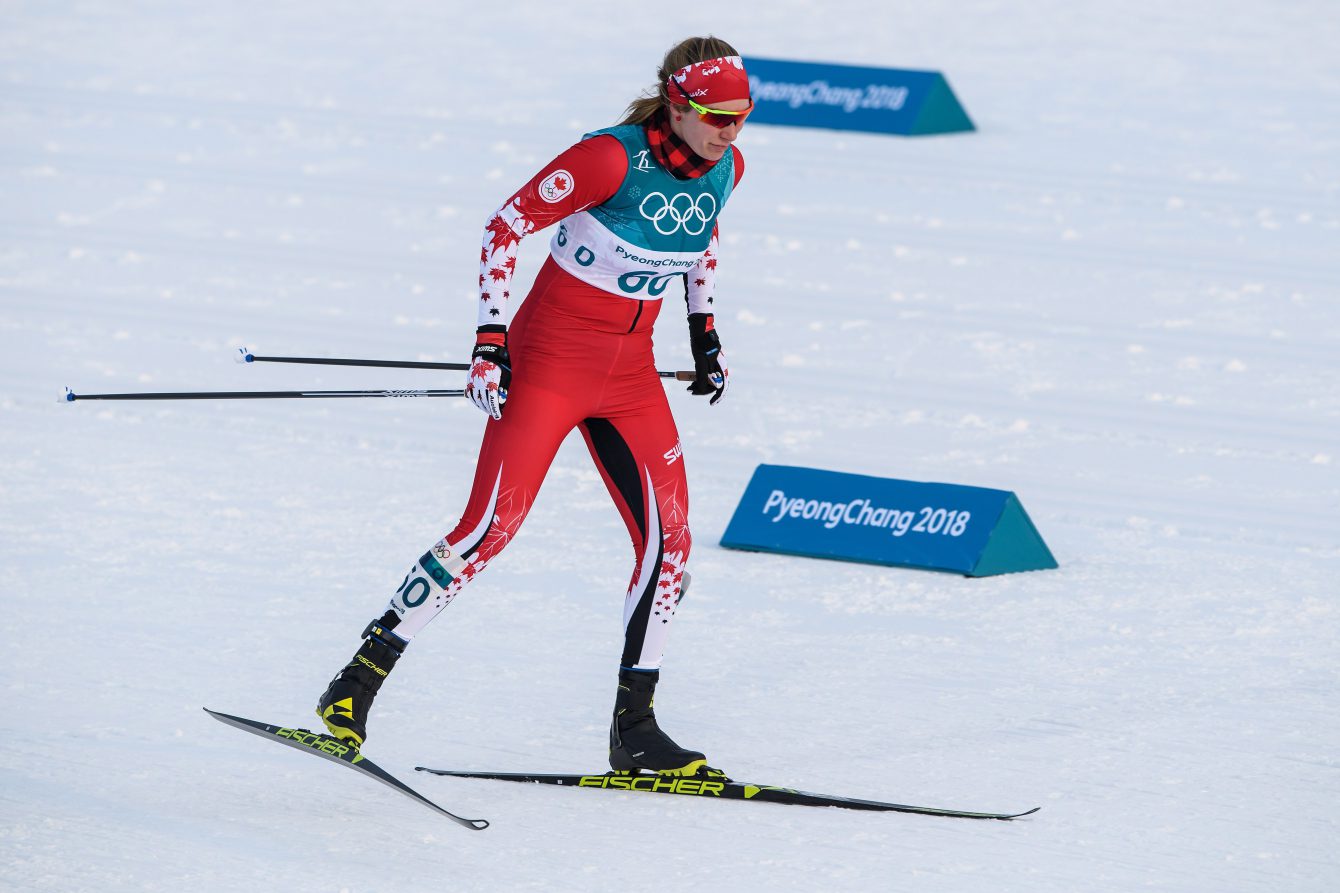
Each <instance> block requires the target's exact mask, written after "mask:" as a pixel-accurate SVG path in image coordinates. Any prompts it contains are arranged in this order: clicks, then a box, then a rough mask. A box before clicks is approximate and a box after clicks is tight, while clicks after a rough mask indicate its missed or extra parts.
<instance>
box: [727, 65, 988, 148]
mask: <svg viewBox="0 0 1340 893" xmlns="http://www.w3.org/2000/svg"><path fill="white" fill-rule="evenodd" d="M744 65H745V70H746V71H748V72H749V92H750V94H751V95H752V96H753V99H754V111H753V113H752V114H751V115H750V117H749V120H750V121H751V122H754V123H758V124H785V125H789V126H792V127H825V128H829V129H832V130H864V131H869V132H872V133H894V134H901V135H904V136H924V135H929V134H936V133H961V132H964V131H969V130H975V129H976V128H975V127H973V123H972V120H971V119H970V118H969V117H968V113H967V112H965V111H964V110H963V106H962V105H960V104H959V101H958V97H956V96H955V95H954V91H953V90H952V89H950V87H949V82H948V81H946V80H945V77H944V75H943V74H941V73H940V72H938V71H915V70H909V69H901V68H868V67H862V66H856V65H832V64H824V63H816V62H791V61H787V60H784V59H760V58H758V57H756V56H749V57H746V58H745V60H744Z"/></svg>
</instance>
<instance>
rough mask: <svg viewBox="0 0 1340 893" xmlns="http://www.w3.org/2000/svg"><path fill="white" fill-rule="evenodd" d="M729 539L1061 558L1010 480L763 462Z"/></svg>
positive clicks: (928, 561) (964, 566)
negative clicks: (908, 476)
mask: <svg viewBox="0 0 1340 893" xmlns="http://www.w3.org/2000/svg"><path fill="white" fill-rule="evenodd" d="M721 545H723V546H726V547H727V548H731V549H744V550H747V551H752V552H781V553H784V554H788V555H806V556H810V557H813V558H835V559H840V560H844V561H861V562H866V563H869V564H885V565H893V566H897V567H916V568H925V569H927V570H938V571H954V572H958V573H961V574H965V575H967V576H969V577H986V576H991V575H994V574H1009V573H1015V572H1017V571H1034V570H1045V569H1048V568H1054V567H1057V564H1056V559H1055V558H1054V557H1053V556H1052V553H1051V550H1050V549H1048V548H1047V544H1046V543H1045V542H1043V540H1042V536H1041V534H1039V533H1038V530H1037V528H1036V527H1034V526H1033V522H1032V520H1030V519H1029V517H1028V513H1027V512H1025V511H1024V507H1023V505H1022V504H1021V503H1020V502H1019V498H1018V497H1017V496H1015V495H1014V493H1012V492H1010V491H1008V490H990V489H986V488H983V487H966V486H962V485H959V484H935V483H921V482H916V481H904V480H898V479H896V478H880V477H871V476H869V475H861V474H845V473H842V472H837V471H825V470H822V469H817V468H799V467H795V466H790V465H760V466H759V467H758V468H756V469H755V470H754V476H753V477H752V478H751V479H750V481H749V485H748V486H747V487H746V488H745V492H744V496H743V497H741V499H740V504H739V505H738V506H737V507H736V509H735V514H734V516H733V517H732V518H731V521H730V524H729V525H728V526H727V528H726V533H725V534H724V535H723V536H722V538H721Z"/></svg>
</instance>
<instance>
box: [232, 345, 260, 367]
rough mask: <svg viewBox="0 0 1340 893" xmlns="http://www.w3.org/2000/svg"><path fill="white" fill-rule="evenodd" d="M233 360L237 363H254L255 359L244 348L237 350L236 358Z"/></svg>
mask: <svg viewBox="0 0 1340 893" xmlns="http://www.w3.org/2000/svg"><path fill="white" fill-rule="evenodd" d="M234 359H235V360H236V361H237V362H239V363H252V362H255V360H256V357H255V355H254V354H252V352H251V351H249V350H247V349H246V348H245V347H239V348H238V349H237V356H236V357H234Z"/></svg>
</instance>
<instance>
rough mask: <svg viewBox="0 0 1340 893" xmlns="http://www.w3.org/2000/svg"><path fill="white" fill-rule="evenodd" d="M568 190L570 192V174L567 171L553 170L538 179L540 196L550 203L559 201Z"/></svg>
mask: <svg viewBox="0 0 1340 893" xmlns="http://www.w3.org/2000/svg"><path fill="white" fill-rule="evenodd" d="M569 192H572V174H570V173H568V172H567V171H562V170H560V171H554V172H553V173H552V174H550V175H549V176H547V177H545V178H544V179H543V180H541V181H540V198H542V199H544V200H545V201H547V202H548V203H549V204H551V205H552V204H554V203H555V202H558V201H561V200H562V199H563V197H564V196H565V195H567V194H568V193H569Z"/></svg>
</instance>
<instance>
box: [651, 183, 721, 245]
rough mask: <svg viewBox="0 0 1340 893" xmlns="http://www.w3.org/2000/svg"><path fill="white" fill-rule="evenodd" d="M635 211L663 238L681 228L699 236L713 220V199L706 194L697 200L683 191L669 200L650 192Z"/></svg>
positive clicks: (715, 201) (714, 204) (691, 234)
mask: <svg viewBox="0 0 1340 893" xmlns="http://www.w3.org/2000/svg"><path fill="white" fill-rule="evenodd" d="M637 209H638V211H640V212H641V213H642V216H643V217H645V218H647V219H648V220H650V221H651V223H652V225H653V226H655V227H656V232H658V233H660V234H661V235H663V236H673V235H674V234H675V233H677V232H679V231H680V230H681V229H682V230H684V233H685V234H686V235H690V236H699V235H702V234H703V232H704V231H706V229H707V225H708V224H709V223H711V222H712V220H713V219H714V218H715V217H716V214H717V200H716V199H715V198H713V197H712V195H711V193H707V192H704V193H702V194H701V195H699V196H698V197H697V198H694V197H693V196H691V195H689V194H688V193H687V192H678V193H675V197H674V198H670V199H667V198H666V197H665V196H664V195H663V194H661V193H659V192H651V193H648V194H647V197H646V198H644V199H643V200H642V204H640V205H638V206H637ZM667 227H668V228H667Z"/></svg>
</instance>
